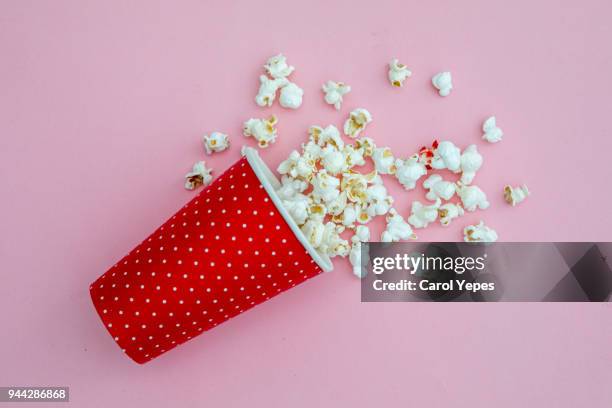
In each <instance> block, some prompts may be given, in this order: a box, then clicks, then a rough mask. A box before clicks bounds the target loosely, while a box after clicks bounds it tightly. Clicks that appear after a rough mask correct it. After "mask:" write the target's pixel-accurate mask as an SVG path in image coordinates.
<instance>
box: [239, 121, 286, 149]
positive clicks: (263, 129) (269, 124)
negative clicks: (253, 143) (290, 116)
mask: <svg viewBox="0 0 612 408" xmlns="http://www.w3.org/2000/svg"><path fill="white" fill-rule="evenodd" d="M277 123H278V119H277V118H276V116H274V115H272V116H270V117H269V118H268V119H249V120H247V121H246V122H244V127H243V134H244V136H246V137H249V136H252V137H253V138H254V139H255V140H257V144H258V145H259V147H261V148H266V147H268V146H269V145H270V143H274V142H275V141H276V124H277Z"/></svg>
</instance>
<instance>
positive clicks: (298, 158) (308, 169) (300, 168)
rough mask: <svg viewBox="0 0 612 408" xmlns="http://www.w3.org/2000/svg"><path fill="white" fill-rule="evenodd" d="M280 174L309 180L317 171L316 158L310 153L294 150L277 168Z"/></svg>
mask: <svg viewBox="0 0 612 408" xmlns="http://www.w3.org/2000/svg"><path fill="white" fill-rule="evenodd" d="M277 170H278V172H279V173H280V174H286V175H288V176H290V177H293V178H297V177H300V178H302V179H304V180H309V179H310V177H311V176H312V174H313V173H314V171H315V160H314V159H313V158H311V157H309V156H308V153H306V152H305V153H304V154H302V155H301V154H299V153H298V152H297V151H295V150H294V151H292V152H291V153H290V154H289V157H288V158H287V159H286V160H284V161H282V162H281V164H279V165H278V168H277Z"/></svg>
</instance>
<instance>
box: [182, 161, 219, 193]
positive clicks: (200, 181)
mask: <svg viewBox="0 0 612 408" xmlns="http://www.w3.org/2000/svg"><path fill="white" fill-rule="evenodd" d="M211 173H212V170H211V169H209V168H208V167H206V163H205V162H203V161H199V162H197V163H196V164H194V165H193V168H192V169H191V171H190V172H189V173H187V174H186V175H185V188H186V189H187V190H194V189H195V188H197V187H199V186H207V185H209V184H210V182H211V181H212V175H211Z"/></svg>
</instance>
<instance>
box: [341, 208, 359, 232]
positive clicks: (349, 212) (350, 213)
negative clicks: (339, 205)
mask: <svg viewBox="0 0 612 408" xmlns="http://www.w3.org/2000/svg"><path fill="white" fill-rule="evenodd" d="M358 216H359V212H358V211H357V208H356V207H355V206H354V205H347V206H346V208H345V209H344V211H343V212H342V214H340V216H339V217H337V218H336V219H337V220H338V221H340V222H341V223H342V225H344V226H345V227H351V226H353V225H354V224H355V221H357V217H358Z"/></svg>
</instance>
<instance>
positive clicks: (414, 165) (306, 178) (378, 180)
mask: <svg viewBox="0 0 612 408" xmlns="http://www.w3.org/2000/svg"><path fill="white" fill-rule="evenodd" d="M264 69H265V71H266V74H267V75H261V76H260V87H259V92H258V93H257V96H256V97H255V101H256V103H257V104H258V105H259V106H262V107H269V106H272V104H273V102H274V101H275V99H276V96H277V92H278V90H279V89H280V93H281V94H280V97H279V103H280V105H281V106H283V107H285V108H291V109H297V108H298V107H299V106H300V105H301V104H302V96H303V90H302V89H301V88H299V87H298V86H297V85H295V84H294V83H292V82H290V81H289V79H288V76H289V75H291V73H292V72H293V71H294V69H295V68H294V67H293V66H290V65H288V63H287V60H286V58H285V57H284V56H283V55H282V54H279V55H276V56H274V57H271V58H269V59H268V61H267V63H266V64H265V65H264ZM411 75H412V72H411V71H410V70H409V69H408V68H407V66H406V65H404V64H401V63H400V62H399V61H398V60H397V59H393V60H392V61H391V62H390V63H389V70H388V80H389V82H390V83H391V85H392V86H394V87H400V88H401V87H403V85H404V82H405V80H406V79H407V78H409V77H410V76H411ZM431 82H432V84H433V86H434V87H435V88H436V89H437V90H438V93H439V95H440V96H448V95H449V94H450V92H451V90H452V88H453V84H452V78H451V74H450V72H440V73H438V74H436V75H435V76H434V77H433V78H432V80H431ZM322 90H323V92H324V94H325V96H324V100H325V102H326V103H327V104H329V105H332V106H333V107H334V108H335V109H337V110H339V109H341V107H342V102H343V97H344V96H345V95H346V94H347V93H349V92H350V91H351V87H350V86H348V85H346V84H345V83H342V82H335V81H327V82H326V83H325V84H323V87H322ZM371 122H372V115H371V114H370V112H369V111H368V110H366V109H364V108H357V109H354V110H353V111H351V112H350V113H349V115H348V118H347V119H346V121H345V122H344V126H343V128H342V133H344V135H345V136H347V137H349V138H351V139H353V140H352V143H345V141H344V139H343V137H342V135H341V132H340V130H338V128H336V127H335V126H334V125H328V126H326V127H322V126H316V125H315V126H311V127H310V129H309V130H308V140H307V141H306V142H305V143H302V145H301V149H300V151H298V150H294V151H292V152H291V154H290V155H289V157H287V159H286V160H284V161H283V162H282V163H281V164H280V165H279V166H278V169H277V170H278V172H279V173H280V175H281V186H280V187H279V188H278V190H277V194H278V196H279V197H280V199H281V200H282V203H283V205H284V206H285V208H286V209H287V211H288V212H289V214H290V215H291V217H292V218H293V219H294V220H295V222H296V223H297V224H298V226H299V227H300V229H301V230H302V232H303V233H304V235H305V236H306V238H307V239H308V241H309V242H310V244H311V245H312V246H313V247H314V248H315V249H317V251H319V252H320V253H322V254H325V255H327V256H329V257H336V256H340V257H348V258H349V261H350V262H351V264H352V265H353V271H354V273H355V274H356V275H358V276H360V274H361V273H362V272H361V268H360V257H361V251H360V250H361V245H362V243H363V242H368V241H370V240H371V238H372V237H371V234H370V229H369V227H368V226H367V224H368V223H369V222H371V221H372V220H373V219H374V218H375V217H378V216H381V217H384V219H385V221H386V226H385V229H384V231H383V232H382V234H381V236H380V241H382V242H397V241H402V240H410V239H417V235H416V233H415V230H417V229H421V228H426V227H428V226H429V225H431V224H432V223H436V222H439V223H440V225H442V226H444V227H446V226H449V225H450V224H451V223H452V222H453V221H455V220H456V219H458V218H459V217H461V216H463V215H464V214H465V213H466V212H473V211H477V210H486V209H487V208H488V207H489V206H490V203H489V201H488V199H487V195H486V193H485V192H484V191H483V190H482V189H480V188H479V187H478V186H476V185H474V184H472V183H473V181H474V179H475V177H476V174H477V172H478V171H479V170H480V168H481V167H482V164H483V157H482V155H481V154H480V152H479V151H478V148H477V146H476V145H474V144H472V145H469V146H467V147H466V148H464V149H463V150H462V149H461V148H459V147H458V146H456V145H455V144H454V143H453V142H452V141H448V140H444V141H440V142H438V141H434V142H433V144H432V145H431V146H430V147H422V148H421V149H420V150H419V151H418V152H416V153H414V154H412V155H410V156H407V157H400V156H396V155H395V154H394V153H393V152H392V151H391V149H390V148H389V147H384V146H381V147H378V146H376V144H375V142H374V140H372V139H371V138H369V137H366V136H364V134H365V133H366V128H367V126H368V124H369V123H371ZM277 123H278V119H277V117H276V116H274V115H272V116H270V117H268V118H267V119H259V118H251V119H249V120H247V121H246V122H244V127H243V134H244V136H245V137H253V138H254V139H255V140H256V141H257V145H258V146H259V147H260V148H266V147H268V146H269V145H270V144H272V143H274V142H275V140H276V137H277V131H276V124H277ZM482 130H483V136H482V139H483V140H485V141H487V142H489V143H497V142H499V141H501V140H502V137H503V132H502V130H501V129H500V128H499V127H497V123H496V119H495V117H494V116H491V117H489V118H488V119H487V120H485V122H484V123H483V126H482ZM204 147H205V150H206V153H207V154H212V153H214V152H221V151H223V150H226V149H227V148H228V147H229V138H228V136H227V135H225V134H223V133H220V132H213V133H211V134H210V136H208V135H205V136H204ZM367 160H369V161H371V163H372V164H373V167H374V170H372V171H370V172H360V171H359V168H360V167H361V166H364V165H365V164H366V161H367ZM440 170H447V171H448V172H450V173H453V174H456V175H457V176H456V178H457V179H458V180H456V181H452V180H446V179H444V178H443V176H442V175H441V174H438V173H435V171H440ZM381 175H388V176H390V177H394V178H395V179H396V180H397V181H398V182H399V183H400V184H401V185H402V186H403V187H404V189H405V190H412V189H415V188H416V187H417V185H418V184H421V185H422V186H423V188H424V189H425V190H426V192H427V193H426V195H425V198H426V200H427V201H426V202H425V203H423V202H421V201H418V200H417V201H414V202H413V203H412V206H411V209H410V214H408V216H407V217H406V218H404V217H403V216H402V215H401V214H400V213H399V211H397V209H396V208H394V202H395V200H394V199H393V197H391V196H390V195H389V194H388V191H387V189H386V187H385V185H384V184H383V179H382V177H381ZM185 179H186V181H185V187H186V188H187V189H190V190H191V189H194V188H196V187H198V186H201V185H207V184H208V183H210V181H211V180H212V176H211V170H210V169H208V168H207V167H206V164H205V163H204V162H198V163H196V164H195V165H194V166H193V169H192V171H191V172H189V173H188V174H187V175H186V176H185ZM503 194H504V199H505V201H506V202H507V203H508V204H510V205H512V206H515V205H517V204H519V203H520V202H522V201H524V200H525V199H526V198H527V196H528V195H529V190H528V189H527V186H525V185H522V186H518V187H512V186H510V185H506V186H505V187H504V190H503ZM463 234H464V240H465V241H466V242H494V241H496V240H497V238H498V236H497V233H496V232H495V230H493V229H492V228H490V227H488V226H487V225H485V224H484V222H483V221H480V223H478V224H476V225H469V226H467V227H465V228H464V230H463Z"/></svg>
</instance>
